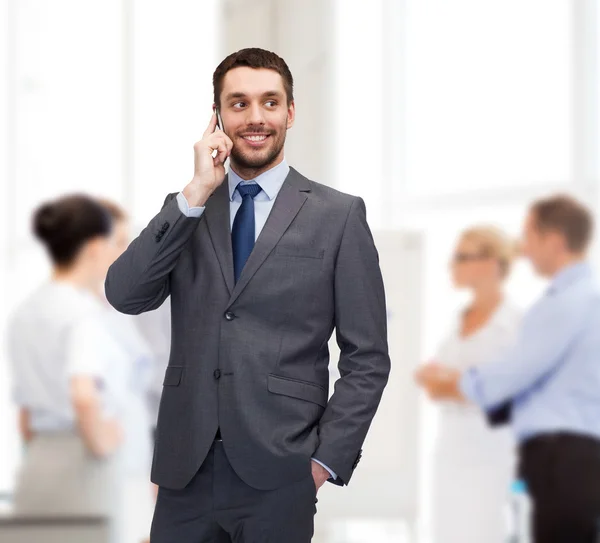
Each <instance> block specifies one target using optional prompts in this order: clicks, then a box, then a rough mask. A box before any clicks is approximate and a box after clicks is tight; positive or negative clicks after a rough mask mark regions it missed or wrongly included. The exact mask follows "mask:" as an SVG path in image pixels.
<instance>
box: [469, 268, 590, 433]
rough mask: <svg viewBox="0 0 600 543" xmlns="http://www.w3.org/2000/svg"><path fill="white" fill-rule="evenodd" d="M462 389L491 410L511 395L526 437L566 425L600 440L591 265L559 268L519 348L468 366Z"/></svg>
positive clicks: (518, 426)
mask: <svg viewBox="0 0 600 543" xmlns="http://www.w3.org/2000/svg"><path fill="white" fill-rule="evenodd" d="M460 388H461V391H462V393H463V394H464V395H465V396H466V397H467V398H468V399H469V400H471V401H472V402H474V403H476V404H478V405H479V406H481V407H482V408H483V409H485V410H490V409H493V408H495V407H498V406H499V405H501V404H503V403H505V402H507V401H509V400H511V401H512V424H513V428H514V429H515V433H516V436H517V439H518V440H519V441H520V442H522V441H524V440H526V439H528V438H531V437H534V436H536V435H540V434H547V433H554V432H561V431H563V432H572V433H576V434H580V435H585V436H591V437H595V438H599V439H600V291H599V289H598V287H597V284H596V282H595V280H594V278H593V274H592V270H591V267H590V265H589V264H587V263H578V264H574V265H571V266H568V267H566V268H565V269H563V270H562V271H560V272H559V273H558V274H557V275H556V277H555V278H554V279H553V281H552V283H551V284H550V286H549V288H548V290H547V291H546V293H545V295H544V296H543V297H542V298H541V299H540V300H539V301H538V302H537V303H536V304H535V305H534V306H533V307H532V308H531V309H530V310H529V312H528V313H527V314H526V316H525V318H524V319H523V323H522V326H521V331H520V334H519V337H518V339H517V342H516V344H515V345H514V346H513V348H512V349H511V350H509V351H508V352H507V353H505V354H504V355H502V356H501V357H499V358H498V359H497V360H495V361H492V362H491V363H488V364H484V365H482V366H480V367H478V368H471V369H470V370H468V371H467V372H466V373H464V374H463V376H462V378H461V381H460Z"/></svg>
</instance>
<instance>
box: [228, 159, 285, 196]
mask: <svg viewBox="0 0 600 543" xmlns="http://www.w3.org/2000/svg"><path fill="white" fill-rule="evenodd" d="M289 172H290V167H289V166H288V163H287V162H286V160H285V158H284V159H283V160H282V161H281V162H280V163H279V164H277V166H275V167H274V168H271V169H270V170H267V171H266V172H263V173H261V174H260V175H259V176H258V177H257V178H256V179H252V180H251V181H245V180H244V179H242V178H241V177H240V176H239V175H238V174H237V173H235V172H234V171H233V169H232V168H229V176H228V182H229V200H230V201H233V196H234V194H235V189H236V188H237V186H238V185H239V184H240V183H244V184H245V185H246V184H251V183H258V184H259V185H260V188H261V189H262V191H263V192H264V193H265V194H266V195H267V198H269V200H273V199H274V198H276V197H277V195H278V194H279V191H280V190H281V187H282V185H283V182H284V181H285V178H286V177H287V176H288V173H289Z"/></svg>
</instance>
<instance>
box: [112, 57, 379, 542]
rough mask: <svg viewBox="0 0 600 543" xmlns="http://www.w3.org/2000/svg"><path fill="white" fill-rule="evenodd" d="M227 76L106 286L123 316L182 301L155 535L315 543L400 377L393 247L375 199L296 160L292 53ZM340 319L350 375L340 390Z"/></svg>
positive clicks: (162, 431) (161, 442)
mask: <svg viewBox="0 0 600 543" xmlns="http://www.w3.org/2000/svg"><path fill="white" fill-rule="evenodd" d="M213 84H214V109H215V114H214V115H213V117H212V119H211V121H210V123H209V125H208V128H207V129H206V131H205V133H204V136H203V138H202V139H201V140H200V141H199V142H198V143H196V145H195V146H194V152H195V168H194V175H193V178H192V180H191V181H190V182H189V183H188V184H187V186H185V188H184V189H183V190H182V192H180V193H178V194H170V195H169V196H167V199H166V201H165V204H164V206H163V209H162V210H161V211H160V213H159V214H158V215H156V217H154V219H152V221H151V222H150V224H149V225H148V227H147V228H146V229H145V230H144V231H143V232H142V233H141V234H140V236H139V237H138V238H137V239H136V240H135V241H134V242H133V243H132V244H131V245H130V247H129V248H128V249H127V251H126V252H125V253H124V254H123V256H122V257H121V258H120V259H119V260H117V262H115V264H114V265H113V266H112V267H111V269H110V271H109V274H108V278H107V282H106V292H107V297H108V299H109V301H110V302H111V303H112V304H113V305H114V307H116V308H117V309H118V310H120V311H122V312H125V313H133V314H137V313H141V312H144V311H151V310H153V309H156V308H157V307H159V306H160V305H161V304H162V303H163V302H164V301H165V300H166V299H167V298H168V297H169V296H170V297H171V315H172V316H171V318H172V327H171V328H172V345H171V355H170V359H169V366H168V368H167V371H166V374H165V379H164V387H163V394H162V399H161V406H160V412H159V419H158V428H157V439H156V448H155V454H154V464H153V470H152V480H153V481H154V482H155V483H156V484H158V485H159V494H158V500H157V504H156V511H155V515H154V521H153V526H152V535H151V539H152V543H171V542H175V541H176V542H177V543H207V542H222V543H226V542H234V543H266V542H272V543H282V542H285V543H307V542H309V541H310V539H311V537H312V533H313V517H314V514H315V511H316V509H315V502H316V493H317V491H318V490H319V488H320V487H321V486H322V485H323V484H324V483H325V481H327V480H330V481H331V482H334V483H335V484H338V485H345V484H348V483H349V481H350V478H351V476H352V473H353V471H354V469H355V468H356V466H357V464H358V462H359V460H360V457H361V446H362V443H363V441H364V439H365V436H366V434H367V431H368V429H369V426H370V424H371V420H372V419H373V416H374V415H375V412H376V410H377V407H378V405H379V401H380V399H381V395H382V392H383V389H384V387H385V385H386V383H387V379H388V374H389V369H390V360H389V356H388V348H387V330H386V307H385V295H384V289H383V282H382V278H381V272H380V269H379V264H378V257H377V252H376V250H375V246H374V244H373V239H372V236H371V233H370V231H369V227H368V225H367V222H366V218H365V206H364V203H363V201H362V200H361V199H360V198H356V197H353V196H349V195H346V194H342V193H340V192H337V191H335V190H333V189H330V188H328V187H326V186H323V185H320V184H318V183H316V182H314V181H311V180H309V179H307V178H305V177H304V176H302V175H301V174H300V173H298V172H297V171H296V170H294V169H293V168H290V167H289V166H288V164H287V163H286V161H285V158H284V143H285V138H286V133H287V130H288V129H289V128H291V127H292V125H293V123H294V117H295V106H294V99H293V79H292V75H291V73H290V70H289V68H288V66H287V65H286V63H285V62H284V61H283V60H282V59H281V58H280V57H278V56H277V55H275V54H274V53H271V52H268V51H264V50H262V49H244V50H242V51H239V52H237V53H234V54H232V55H230V56H229V57H227V58H226V59H225V60H224V61H223V62H222V63H221V64H220V65H219V67H218V68H217V70H216V71H215V74H214V78H213ZM217 113H218V114H219V115H217ZM218 118H220V119H221V121H220V122H221V123H222V126H221V128H222V130H221V129H218V128H217V122H218V121H217V119H218ZM228 157H229V158H230V164H231V167H230V171H229V173H228V174H227V175H226V173H225V167H224V163H225V161H226V159H227V158H228ZM334 329H335V330H336V337H337V341H338V345H339V346H340V350H341V355H340V359H339V362H338V366H339V370H340V374H341V378H340V379H339V380H338V381H337V383H336V386H335V392H334V394H333V395H332V396H331V397H330V396H329V372H328V364H329V351H328V347H327V344H328V340H329V338H330V337H331V335H332V332H333V330H334Z"/></svg>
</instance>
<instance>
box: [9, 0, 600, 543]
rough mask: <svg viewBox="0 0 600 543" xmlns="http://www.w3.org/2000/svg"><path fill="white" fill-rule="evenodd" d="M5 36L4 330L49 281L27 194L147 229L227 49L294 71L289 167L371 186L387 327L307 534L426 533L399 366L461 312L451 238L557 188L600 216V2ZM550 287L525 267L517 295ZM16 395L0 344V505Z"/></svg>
mask: <svg viewBox="0 0 600 543" xmlns="http://www.w3.org/2000/svg"><path fill="white" fill-rule="evenodd" d="M0 29H1V30H0V36H2V39H1V40H0V74H2V75H1V76H0V77H1V79H0V83H1V84H0V103H1V104H2V106H1V107H0V127H1V128H0V168H1V171H2V174H1V175H0V187H1V188H0V190H1V198H0V224H1V227H0V289H1V290H0V328H1V329H4V324H5V322H6V318H7V316H8V315H9V314H10V312H11V310H12V308H14V307H15V305H16V304H17V303H19V301H21V300H22V299H23V298H24V297H25V296H26V295H27V294H29V293H30V292H31V290H32V289H33V288H34V287H35V286H36V285H37V284H39V283H40V282H41V281H42V280H43V279H44V278H45V277H46V275H47V273H48V269H49V268H48V264H47V261H46V258H45V255H44V254H43V252H42V250H41V249H40V247H38V246H37V245H36V244H35V243H34V241H33V238H32V236H31V235H30V216H31V212H32V210H33V209H34V208H35V207H36V206H37V205H38V203H39V202H40V201H42V200H46V199H48V198H50V197H53V196H58V195H61V194H64V193H66V192H71V191H75V190H76V191H86V192H89V193H91V194H94V195H100V196H104V197H109V198H111V199H113V200H116V201H118V202H119V203H121V204H122V205H124V206H125V208H126V209H127V210H129V212H130V213H131V215H132V217H133V222H134V223H135V224H137V225H140V226H141V225H143V224H145V223H146V222H147V221H148V220H149V219H150V218H151V217H152V216H153V215H154V214H155V213H156V212H157V211H158V210H159V209H160V206H161V204H162V202H163V199H164V197H165V195H166V193H168V192H173V191H178V190H180V189H181V188H182V187H183V186H184V185H185V184H186V183H187V182H188V181H189V179H190V176H191V172H192V165H193V154H192V145H193V143H194V142H195V141H197V140H198V139H200V137H201V135H202V132H203V131H204V129H205V125H206V124H207V122H208V120H209V117H210V114H211V106H212V82H211V78H212V72H213V70H214V68H215V67H216V65H217V64H218V62H219V61H220V60H221V59H222V58H223V57H224V56H225V55H226V54H228V53H230V52H232V51H234V50H237V49H240V48H242V47H248V46H258V47H264V48H267V49H271V50H274V51H276V52H277V53H279V54H280V55H281V56H282V57H283V58H284V59H285V60H286V61H287V62H288V64H289V66H290V68H291V70H292V73H293V75H294V78H295V81H296V104H297V122H296V125H295V126H294V128H293V129H292V131H291V132H290V133H289V135H288V145H287V158H288V161H289V162H290V163H291V164H292V165H294V166H296V167H297V168H298V169H300V171H302V172H303V173H305V174H306V175H307V176H309V177H312V178H313V179H315V180H318V181H321V182H323V183H326V184H329V185H332V186H334V187H336V188H338V189H340V190H342V191H346V192H350V193H353V194H357V195H360V196H362V197H363V198H364V199H365V201H366V203H367V208H368V218H369V222H370V224H371V226H372V228H373V229H374V230H375V231H377V236H378V239H379V240H380V244H381V246H380V251H381V252H382V261H383V264H384V267H385V268H386V269H387V271H386V270H384V273H385V274H386V282H388V289H389V291H390V292H389V297H390V325H391V329H392V330H393V331H394V336H393V337H394V345H393V346H392V352H393V363H394V372H393V374H392V381H391V384H390V389H389V391H388V393H387V394H386V397H385V399H384V404H383V406H382V412H381V416H380V417H379V418H378V419H377V420H376V422H375V424H374V427H373V432H372V433H371V435H370V437H369V441H368V443H367V444H366V447H365V452H364V459H363V462H362V463H361V468H360V470H359V471H358V472H357V474H356V478H355V479H354V481H353V484H352V485H351V486H350V487H348V488H347V489H343V490H340V489H338V488H325V489H324V490H323V491H322V497H320V502H319V515H318V517H317V519H318V520H317V536H316V538H315V541H317V542H318V543H342V542H344V543H355V542H369V543H374V542H382V543H388V542H392V541H393V542H404V543H406V542H408V541H410V542H411V543H414V542H416V541H420V542H422V543H425V542H426V541H427V533H428V529H427V518H428V516H427V515H428V513H427V503H428V490H427V489H428V480H429V479H428V477H429V471H428V465H429V462H428V451H429V450H430V445H429V444H430V441H431V437H430V436H431V435H432V433H433V432H434V430H435V420H434V418H433V417H432V416H431V413H430V412H429V410H428V405H427V403H426V402H425V401H424V400H423V399H422V398H421V396H420V395H419V394H418V393H417V391H416V390H415V389H414V387H413V385H412V376H411V374H412V371H413V369H414V367H415V365H416V364H417V363H419V362H420V361H421V360H424V359H427V357H428V356H430V355H431V354H432V352H433V351H434V349H435V347H436V344H437V342H438V341H439V340H440V339H441V337H442V336H443V335H444V333H445V332H446V330H447V326H448V323H449V322H450V321H451V319H452V316H453V315H454V314H455V312H456V310H457V308H458V307H459V306H460V304H461V303H464V300H463V299H461V297H460V296H458V295H456V294H455V293H454V292H453V291H452V289H451V286H450V283H449V280H448V273H447V271H448V270H447V268H448V266H447V263H448V259H449V257H450V254H451V251H452V249H453V243H454V241H455V239H456V237H457V235H458V233H459V232H460V231H461V230H462V229H463V228H464V227H466V226H469V225H471V224H473V223H478V222H487V223H494V224H497V225H498V226H501V227H503V228H504V229H506V230H507V231H508V232H509V233H511V234H513V235H515V236H517V235H518V234H519V231H520V227H521V224H522V220H523V216H524V212H525V210H526V207H527V205H528V204H529V203H530V202H531V200H532V199H534V198H536V197H539V196H543V195H547V194H549V193H552V192H557V191H561V192H568V193H572V194H574V195H576V196H578V197H580V198H582V199H584V200H585V201H586V202H587V203H588V204H589V205H590V206H591V207H592V208H593V209H594V211H597V210H598V209H599V207H600V182H599V175H598V152H599V150H600V149H599V140H598V124H599V121H600V117H599V111H600V108H599V106H600V92H598V75H599V74H598V62H597V58H598V53H599V45H598V34H599V33H600V13H599V10H598V6H597V2H596V1H595V0H504V1H502V2H498V1H494V0H369V1H367V0H302V1H296V0H221V1H219V0H201V1H198V0H170V1H169V2H164V1H163V2H159V1H156V0H143V1H142V0H102V1H95V0H87V1H85V2H82V1H77V0H53V1H52V2H50V1H48V0H0ZM592 256H593V259H594V261H595V262H597V261H598V259H599V258H600V253H599V251H598V243H596V245H595V246H594V250H593V255H592ZM542 287H543V285H542V283H541V282H540V281H539V280H537V279H536V278H535V277H534V276H533V274H532V272H531V270H530V269H529V267H528V265H527V264H525V263H519V264H518V265H517V266H516V269H515V272H514V274H513V276H512V277H511V279H510V283H509V292H510V294H511V295H512V296H513V298H514V299H515V300H516V301H517V302H518V303H519V304H521V305H522V306H523V307H526V306H527V305H528V304H529V303H530V302H531V301H532V300H533V299H534V298H535V297H536V296H537V295H538V293H539V292H540V289H541V288H542ZM32 341H35V338H32ZM334 378H335V371H334V368H332V379H334ZM9 391H10V376H9V375H8V372H7V364H6V363H5V359H4V355H3V358H2V360H1V361H0V494H2V495H4V496H5V497H9V496H10V492H11V488H12V485H13V483H14V475H15V469H16V467H17V466H18V462H19V458H20V453H21V451H20V447H19V441H18V437H17V431H16V414H15V410H14V409H13V407H12V405H11V400H10V392H9ZM416 527H418V528H416Z"/></svg>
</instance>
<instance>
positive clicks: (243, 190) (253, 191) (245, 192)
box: [237, 183, 262, 200]
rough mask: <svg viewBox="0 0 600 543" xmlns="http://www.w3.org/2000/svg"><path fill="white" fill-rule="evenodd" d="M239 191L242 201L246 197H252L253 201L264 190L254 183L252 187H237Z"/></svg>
mask: <svg viewBox="0 0 600 543" xmlns="http://www.w3.org/2000/svg"><path fill="white" fill-rule="evenodd" d="M237 190H238V192H239V193H240V195H241V197H242V199H243V198H245V197H246V196H250V197H251V198H252V199H253V200H254V198H255V197H256V195H257V194H258V193H259V192H260V191H261V190H262V189H261V188H260V185H258V184H256V183H252V184H251V185H242V184H241V183H240V184H239V185H238V186H237Z"/></svg>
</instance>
